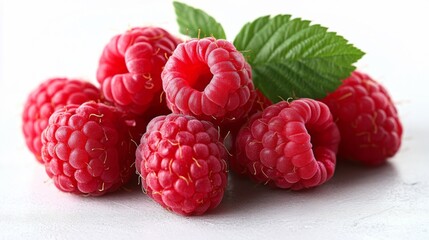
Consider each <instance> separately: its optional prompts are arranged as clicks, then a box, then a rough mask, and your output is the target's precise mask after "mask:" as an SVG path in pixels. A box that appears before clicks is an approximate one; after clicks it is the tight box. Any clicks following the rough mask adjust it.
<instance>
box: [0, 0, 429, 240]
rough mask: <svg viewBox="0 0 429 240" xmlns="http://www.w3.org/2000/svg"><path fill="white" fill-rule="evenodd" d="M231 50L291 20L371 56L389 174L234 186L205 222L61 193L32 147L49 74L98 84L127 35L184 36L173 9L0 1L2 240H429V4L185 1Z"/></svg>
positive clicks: (134, 195)
mask: <svg viewBox="0 0 429 240" xmlns="http://www.w3.org/2000/svg"><path fill="white" fill-rule="evenodd" d="M185 2H186V3H188V4H191V5H193V6H196V7H199V8H202V9H204V10H206V11H207V12H209V13H210V14H211V15H213V16H214V17H215V18H216V19H217V20H218V21H220V22H221V23H222V24H223V25H224V28H225V29H226V33H227V36H228V39H229V40H232V39H233V38H234V36H235V35H236V34H237V33H238V31H239V29H240V27H241V26H242V25H243V24H244V23H246V22H247V21H250V20H253V19H255V18H256V17H259V16H262V15H266V14H276V13H289V14H292V15H293V16H295V17H302V18H304V19H309V20H313V22H315V23H319V24H322V25H324V26H328V27H329V28H330V30H331V31H336V32H338V33H339V34H341V35H343V36H344V37H346V38H347V39H349V40H350V41H351V42H352V43H354V44H355V45H356V46H358V47H359V48H361V49H363V50H364V51H365V52H366V53H367V54H366V55H365V56H364V57H363V59H362V60H360V61H359V62H358V63H357V66H358V68H359V69H361V70H362V71H365V72H367V73H369V74H370V75H372V76H373V77H374V78H376V79H377V80H379V81H380V82H381V83H382V84H384V85H385V87H386V88H387V89H388V90H389V91H390V93H391V95H392V97H393V99H394V100H395V102H396V103H397V107H398V110H399V113H400V117H401V119H402V122H403V125H404V128H405V131H404V136H403V144H402V147H401V150H400V152H399V153H398V154H397V155H396V156H395V157H394V158H392V159H390V161H389V164H387V165H385V166H383V167H380V168H376V169H365V168H359V167H356V166H351V165H344V166H339V167H338V168H337V172H336V174H335V176H334V178H333V179H332V180H331V181H330V182H328V183H327V184H325V185H324V186H321V187H319V188H316V189H313V190H310V191H304V192H290V191H282V190H273V189H268V188H266V187H263V186H256V185H255V184H253V183H251V182H248V181H245V180H241V179H236V178H234V177H233V178H231V179H230V184H229V186H228V191H227V192H226V194H225V198H224V201H223V202H222V204H221V205H220V207H219V208H217V209H216V210H215V211H212V212H210V213H209V214H207V215H204V216H200V217H182V216H178V215H175V214H172V213H170V212H167V211H165V210H163V209H162V208H161V207H160V206H158V205H157V204H155V203H154V202H153V201H152V200H150V199H149V198H148V197H147V196H145V195H144V194H143V193H141V191H140V190H139V189H134V190H132V191H129V192H127V191H122V192H119V193H115V194H110V195H107V196H104V197H101V198H84V197H78V196H73V195H70V194H65V193H62V192H59V191H58V190H57V189H56V188H55V187H54V185H53V183H52V182H51V181H50V180H49V178H48V177H47V175H46V174H45V172H44V168H43V166H41V165H40V164H38V163H36V161H35V160H34V159H33V156H32V155H31V154H30V153H29V151H28V150H27V149H26V146H25V143H24V140H23V137H22V133H21V118H20V117H21V111H22V108H23V104H24V102H25V99H26V96H27V94H28V93H29V92H30V91H31V90H32V89H34V88H35V87H36V86H37V85H38V84H39V83H41V82H42V81H44V80H45V79H47V78H49V77H53V76H67V77H78V78H84V79H87V80H90V81H92V82H94V83H95V71H96V68H97V62H98V57H99V55H100V53H101V51H102V49H103V47H104V45H105V44H106V43H107V42H108V41H109V39H110V38H111V37H112V36H113V35H115V34H118V33H121V32H123V31H125V30H126V29H128V28H129V27H132V26H142V25H154V26H160V27H163V28H166V29H167V30H169V31H170V32H172V33H175V34H177V33H178V27H177V26H176V23H175V15H174V10H173V7H172V4H171V2H170V1H153V0H151V1H146V0H138V1H125V0H122V1H110V0H109V1H83V0H79V1H43V0H39V1H23V0H10V1H6V0H4V1H1V0H0V14H1V24H0V34H1V35H0V73H1V76H0V120H1V122H0V194H1V195H0V239H2V238H5V239H18V238H19V239H22V238H25V239H28V238H36V239H58V238H61V239H82V238H88V239H92V238H101V237H105V238H106V239H115V238H117V239H125V238H129V237H130V238H132V239H137V238H139V239H153V238H155V237H158V236H159V237H161V238H160V239H167V238H168V239H202V238H203V237H204V239H206V238H207V239H248V238H253V239H261V238H264V239H314V238H318V239H327V238H328V237H329V238H333V239H405V238H407V239H429V229H428V228H429V227H428V226H429V191H428V190H429V188H428V186H429V180H428V172H429V163H428V153H429V151H428V147H427V146H426V144H427V142H428V141H427V138H428V136H429V128H428V126H427V125H428V122H429V112H428V107H427V105H428V103H429V100H428V97H427V96H428V92H429V89H428V87H429V84H428V81H429V72H428V70H429V57H428V56H429V47H428V44H429V30H428V24H429V17H428V16H427V11H428V10H429V4H427V1H425V0H422V1H417V0H408V1H392V0H390V1H387V0H386V1H370V0H360V1H340V0H338V1H335V0H324V1H308V0H300V1H298V0H295V1H293V0H283V1H274V0H272V1H271V0H264V1H252V2H251V1H234V0H229V1H197V0H194V1H185Z"/></svg>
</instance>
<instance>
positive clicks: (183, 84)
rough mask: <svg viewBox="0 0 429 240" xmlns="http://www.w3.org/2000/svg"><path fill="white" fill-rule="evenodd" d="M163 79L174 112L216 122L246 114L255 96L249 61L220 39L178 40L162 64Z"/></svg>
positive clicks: (235, 119)
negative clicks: (173, 49) (180, 41)
mask: <svg viewBox="0 0 429 240" xmlns="http://www.w3.org/2000/svg"><path fill="white" fill-rule="evenodd" d="M162 83H163V88H164V92H165V95H166V98H167V104H168V106H169V107H170V109H171V110H172V112H173V113H181V114H187V115H192V116H195V117H197V118H199V119H204V120H208V121H211V122H213V123H216V124H222V123H224V122H231V121H232V122H234V121H238V120H240V119H242V118H243V117H245V116H246V115H247V113H248V112H249V111H250V109H251V107H252V105H253V102H254V99H255V97H256V93H255V89H254V86H253V82H252V70H251V67H250V65H249V64H248V63H247V62H246V60H245V59H244V57H243V55H242V54H241V53H240V52H239V51H237V49H235V47H234V46H233V45H232V43H230V42H228V41H226V40H222V39H215V38H203V39H191V40H189V41H186V42H184V43H181V44H179V45H178V46H177V49H176V50H175V51H174V53H173V55H172V56H171V57H170V58H169V59H168V61H167V63H166V65H165V68H164V70H163V72H162Z"/></svg>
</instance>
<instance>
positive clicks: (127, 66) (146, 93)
mask: <svg viewBox="0 0 429 240" xmlns="http://www.w3.org/2000/svg"><path fill="white" fill-rule="evenodd" d="M178 43H179V40H178V39H177V38H175V37H174V36H172V35H171V34H170V33H168V32H167V31H165V30H164V29H162V28H158V27H138V28H132V29H131V30H129V31H127V32H125V33H123V34H120V35H116V36H114V37H113V38H112V39H111V40H110V42H109V43H108V44H107V46H106V47H105V48H104V51H103V53H102V55H101V58H100V61H99V66H98V70H97V80H98V82H99V83H100V84H101V88H102V91H103V94H104V97H105V98H106V99H107V100H108V101H111V102H113V103H114V105H115V106H117V107H118V108H119V109H121V110H122V111H124V112H127V113H134V114H143V113H144V112H145V111H146V109H147V108H148V107H149V106H150V105H153V104H158V103H159V98H160V94H161V92H162V86H161V71H162V68H163V67H164V65H165V62H166V61H167V58H168V56H170V55H171V54H172V52H173V51H174V49H175V48H176V46H177V44H178Z"/></svg>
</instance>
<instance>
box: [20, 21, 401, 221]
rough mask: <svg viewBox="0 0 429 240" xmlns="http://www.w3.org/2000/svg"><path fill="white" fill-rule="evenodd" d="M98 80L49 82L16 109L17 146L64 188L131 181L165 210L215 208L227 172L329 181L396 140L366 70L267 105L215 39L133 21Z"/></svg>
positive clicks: (226, 46) (103, 62)
mask: <svg viewBox="0 0 429 240" xmlns="http://www.w3.org/2000/svg"><path fill="white" fill-rule="evenodd" d="M97 81H98V83H99V87H97V86H94V85H93V84H91V83H90V82H86V81H82V80H76V79H68V78H52V79H49V80H47V81H45V82H43V83H42V84H41V85H39V86H38V87H37V89H35V90H34V91H33V92H31V93H30V95H29V97H28V99H27V102H26V104H25V106H24V111H23V116H22V121H23V128H22V129H23V133H24V137H25V140H26V144H27V146H28V148H29V149H30V151H31V152H32V153H33V154H34V156H35V158H36V159H37V161H39V162H40V163H42V164H44V166H45V169H46V173H47V174H48V176H49V177H50V178H52V180H53V182H54V183H55V186H56V187H57V188H58V189H59V190H61V191H64V192H69V193H73V194H78V195H85V196H101V195H104V194H106V193H109V192H113V191H116V190H118V189H120V188H121V187H123V186H124V184H127V183H128V182H130V181H132V182H133V183H135V184H138V183H139V182H141V185H142V188H143V191H144V192H145V193H146V194H147V195H148V196H149V197H151V198H153V199H154V200H155V201H156V202H158V203H159V204H160V205H161V206H163V207H164V208H166V209H168V210H170V211H173V212H175V213H179V214H182V215H200V214H203V213H205V212H206V211H208V210H210V209H213V208H215V207H216V206H218V205H219V204H220V202H221V200H222V198H223V195H224V192H225V188H226V185H227V182H228V181H227V178H228V170H229V169H230V170H232V171H233V172H234V173H235V174H238V175H243V176H245V177H248V178H250V179H253V180H254V181H256V182H258V183H262V184H267V185H269V186H272V187H275V188H283V189H292V190H301V189H307V188H312V187H316V186H319V185H321V184H323V183H325V182H326V181H328V180H329V179H330V178H332V176H333V175H334V171H335V165H336V160H337V158H338V159H340V160H341V161H342V160H351V161H355V162H359V163H362V164H364V165H368V166H377V165H381V164H383V163H384V162H386V160H387V159H388V158H389V157H392V156H393V155H394V154H395V153H396V152H397V151H398V149H399V147H400V144H401V137H402V126H401V123H400V121H399V119H398V114H397V111H396V108H395V106H394V104H393V102H392V100H391V98H390V97H389V95H388V93H387V91H386V90H385V89H384V88H383V86H381V85H380V84H379V83H377V82H376V81H374V80H373V79H372V78H371V77H369V76H368V75H366V74H364V73H361V72H357V71H355V72H353V73H352V74H351V75H350V77H348V78H347V79H345V80H343V82H342V85H341V86H340V87H339V88H338V89H337V90H336V91H334V92H332V93H329V94H328V95H327V97H325V98H324V99H318V100H315V99H309V98H301V99H293V100H287V101H280V102H277V103H274V104H273V103H272V102H271V101H270V100H269V99H267V98H266V97H265V96H264V95H263V94H262V93H261V92H259V91H258V90H257V89H255V87H254V85H253V82H252V69H251V66H250V65H249V64H248V63H247V62H246V59H245V58H244V57H243V55H242V54H241V53H240V52H239V51H238V50H237V49H236V48H235V47H234V46H233V44H232V43H230V42H228V41H226V40H222V39H214V38H202V39H190V40H187V41H185V42H182V41H181V40H180V39H178V38H176V37H175V36H173V35H171V34H170V33H168V32H167V31H165V30H164V29H161V28H158V27H136V28H132V29H130V30H128V31H126V32H125V33H123V34H119V35H116V36H114V37H113V38H112V39H111V40H110V42H109V43H108V44H107V45H106V47H105V48H104V51H103V52H102V54H101V57H100V60H99V65H98V69H97Z"/></svg>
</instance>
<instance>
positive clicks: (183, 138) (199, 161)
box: [136, 114, 227, 215]
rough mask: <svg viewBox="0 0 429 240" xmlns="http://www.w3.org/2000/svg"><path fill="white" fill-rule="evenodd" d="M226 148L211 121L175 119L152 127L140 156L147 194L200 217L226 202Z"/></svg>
mask: <svg viewBox="0 0 429 240" xmlns="http://www.w3.org/2000/svg"><path fill="white" fill-rule="evenodd" d="M224 158H225V149H224V146H223V144H222V143H221V142H220V141H219V136H218V131H217V130H216V128H215V127H213V125H212V124H211V123H210V122H207V121H200V120H197V119H196V118H194V117H192V116H187V115H181V114H170V115H167V116H159V117H156V118H154V119H152V121H151V122H150V123H149V125H148V127H147V131H146V133H145V134H144V135H143V137H142V139H141V143H140V145H139V147H138V149H137V151H136V168H137V171H138V172H140V173H141V177H142V183H143V186H142V187H143V189H144V190H145V191H146V193H147V194H148V195H149V196H150V197H151V198H153V199H154V200H155V201H156V202H158V203H159V204H161V205H162V206H163V207H164V208H167V209H170V210H172V211H173V212H176V213H179V214H182V215H200V214H203V213H204V212H206V211H207V210H209V209H212V208H215V207H216V206H218V205H219V203H220V202H221V200H222V197H223V194H224V191H225V187H226V183H227V173H226V162H225V160H224Z"/></svg>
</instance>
